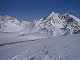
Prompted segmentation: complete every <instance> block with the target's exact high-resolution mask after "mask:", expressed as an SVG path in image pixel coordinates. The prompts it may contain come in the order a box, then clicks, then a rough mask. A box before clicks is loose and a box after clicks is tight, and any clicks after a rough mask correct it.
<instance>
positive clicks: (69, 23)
mask: <svg viewBox="0 0 80 60" xmlns="http://www.w3.org/2000/svg"><path fill="white" fill-rule="evenodd" d="M36 26H37V27H38V30H40V31H43V30H46V31H47V32H48V33H51V34H52V35H54V36H57V35H65V34H73V33H78V32H79V31H80V19H79V18H77V17H75V16H73V15H70V14H66V13H65V14H59V13H55V12H52V13H51V14H50V15H49V16H47V17H43V18H41V19H40V20H39V21H38V22H37V23H36Z"/></svg>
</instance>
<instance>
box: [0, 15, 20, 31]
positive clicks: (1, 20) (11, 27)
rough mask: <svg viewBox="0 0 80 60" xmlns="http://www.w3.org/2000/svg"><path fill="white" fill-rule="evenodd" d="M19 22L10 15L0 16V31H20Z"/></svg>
mask: <svg viewBox="0 0 80 60" xmlns="http://www.w3.org/2000/svg"><path fill="white" fill-rule="evenodd" d="M20 29H21V27H20V22H19V21H18V20H17V19H16V18H15V17H11V16H0V31H1V32H16V31H20Z"/></svg>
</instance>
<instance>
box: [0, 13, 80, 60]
mask: <svg viewBox="0 0 80 60" xmlns="http://www.w3.org/2000/svg"><path fill="white" fill-rule="evenodd" d="M0 60H80V19H79V18H77V17H75V16H74V15H72V14H67V13H65V14H60V13H55V12H52V13H51V14H50V15H49V16H47V17H42V18H41V19H40V20H37V21H34V22H29V21H21V22H20V21H19V20H18V19H17V18H15V17H12V16H0Z"/></svg>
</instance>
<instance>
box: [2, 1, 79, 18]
mask: <svg viewBox="0 0 80 60" xmlns="http://www.w3.org/2000/svg"><path fill="white" fill-rule="evenodd" d="M79 10H80V0H0V14H5V15H11V16H27V17H29V18H31V17H32V18H35V17H41V16H46V15H48V14H49V13H50V12H51V11H73V12H74V13H80V11H79Z"/></svg>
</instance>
